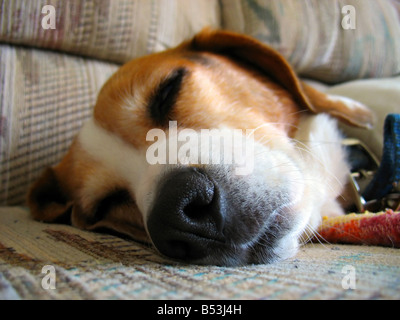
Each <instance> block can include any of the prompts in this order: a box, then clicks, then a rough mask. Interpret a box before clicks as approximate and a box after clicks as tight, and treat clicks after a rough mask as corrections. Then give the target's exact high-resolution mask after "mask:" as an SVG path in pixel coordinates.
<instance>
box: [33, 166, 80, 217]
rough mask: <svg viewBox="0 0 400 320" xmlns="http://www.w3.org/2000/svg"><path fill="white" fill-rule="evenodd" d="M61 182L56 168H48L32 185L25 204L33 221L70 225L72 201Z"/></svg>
mask: <svg viewBox="0 0 400 320" xmlns="http://www.w3.org/2000/svg"><path fill="white" fill-rule="evenodd" d="M62 181H63V180H62V178H61V177H60V171H59V170H58V167H50V168H47V169H45V171H44V172H43V173H42V174H41V175H40V177H39V178H38V179H37V180H36V181H35V182H34V183H33V184H32V186H31V187H30V189H29V192H28V197H27V203H28V206H29V208H30V212H31V215H32V217H33V218H34V219H35V220H39V221H44V222H55V223H64V224H71V213H72V209H73V201H72V199H71V196H70V195H69V194H68V192H67V190H66V187H65V184H64V185H63V184H62Z"/></svg>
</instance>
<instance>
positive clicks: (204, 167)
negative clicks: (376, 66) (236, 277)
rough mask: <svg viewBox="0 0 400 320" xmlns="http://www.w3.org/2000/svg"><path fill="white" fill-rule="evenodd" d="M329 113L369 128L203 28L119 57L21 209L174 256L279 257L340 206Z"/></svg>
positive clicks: (365, 115) (355, 114) (354, 108)
mask: <svg viewBox="0 0 400 320" xmlns="http://www.w3.org/2000/svg"><path fill="white" fill-rule="evenodd" d="M337 119H339V120H341V121H345V122H347V123H350V124H352V125H355V126H358V127H364V128H368V127H370V126H371V123H372V114H371V112H370V111H369V110H368V109H367V108H366V107H365V106H364V105H362V104H361V103H358V102H356V101H353V100H351V99H348V98H342V97H339V96H329V95H325V94H324V93H321V92H319V91H317V90H315V89H313V88H312V87H310V86H309V85H307V84H306V83H304V82H302V81H300V80H299V78H298V77H297V76H296V74H295V72H294V71H293V69H292V68H291V67H290V66H289V64H288V62H287V61H285V59H284V58H283V57H282V56H281V55H280V54H279V53H278V52H276V51H275V50H273V49H272V48H270V47H268V46H266V45H264V44H262V43H260V42H258V41H257V40H255V39H253V38H250V37H248V36H245V35H240V34H236V33H233V32H228V31H216V30H210V29H205V30H203V31H202V32H200V33H198V34H197V35H196V36H194V37H193V38H192V39H191V40H189V41H186V42H184V43H182V44H181V45H179V46H178V47H176V48H173V49H169V50H166V51H164V52H160V53H155V54H151V55H148V56H145V57H141V58H138V59H134V60H132V61H130V62H128V63H126V64H125V65H123V66H122V67H121V68H120V69H119V70H118V71H117V72H116V73H115V74H114V75H113V76H112V77H111V78H110V79H109V80H108V81H107V82H106V83H105V85H104V86H103V88H102V89H101V91H100V93H99V95H98V99H97V102H96V105H95V107H94V110H93V116H92V118H91V119H90V120H89V121H88V122H87V123H85V124H84V126H83V127H82V129H81V131H80V132H79V134H78V135H77V137H76V139H75V140H74V141H73V143H72V145H71V147H70V149H69V151H68V153H67V154H66V155H65V157H64V158H63V159H62V161H61V162H60V163H59V164H57V165H56V166H54V167H51V168H48V169H46V170H45V171H44V172H43V174H42V175H41V176H40V178H39V179H38V180H37V181H36V182H35V183H34V184H33V185H32V187H31V189H30V191H29V194H28V204H29V207H30V210H31V213H32V216H33V218H34V219H36V220H40V221H45V222H56V223H68V224H72V225H73V226H76V227H78V228H82V229H86V230H96V231H103V232H104V231H109V232H113V233H118V234H122V235H125V236H128V237H130V238H132V239H135V240H137V241H140V242H144V243H149V244H152V245H154V247H155V248H156V249H157V251H158V252H159V253H161V254H162V255H164V256H167V257H169V258H173V259H177V260H179V261H185V262H189V263H196V264H213V265H225V266H236V265H243V264H249V263H270V262H274V261H277V260H280V259H285V258H288V257H291V256H293V255H294V254H295V253H296V251H297V249H298V247H299V243H300V242H301V241H304V240H305V239H306V238H308V237H309V236H311V234H312V232H313V231H314V230H316V228H317V227H318V225H319V223H320V221H321V216H322V215H325V216H334V215H340V214H342V213H343V210H342V208H341V206H340V205H339V202H338V198H339V197H340V196H341V192H342V190H343V186H344V185H345V184H346V180H347V174H348V165H347V163H346V155H345V152H344V150H343V149H342V146H341V134H340V132H339V130H338V128H337ZM206 130H208V131H206ZM203 133H207V134H208V135H203ZM226 133H228V134H226ZM215 135H217V140H218V141H220V140H221V139H222V144H223V145H224V147H225V146H227V149H225V148H224V151H226V150H228V152H226V153H225V156H223V157H219V156H221V153H220V151H221V149H219V148H217V147H215V145H216V143H215V141H216V140H212V139H213V138H214V137H215ZM200 136H201V137H200ZM204 136H205V137H206V138H204ZM226 137H228V138H227V139H225V140H224V139H223V138H226ZM229 137H230V138H232V137H233V138H232V139H233V140H235V139H236V140H235V141H236V143H232V139H231V140H229V139H230V138H229ZM200 138H201V139H200ZM220 138H221V139H220ZM199 141H200V142H199ZM210 141H211V142H210ZM213 141H214V142H213ZM248 146H251V148H250V147H249V148H247V147H248ZM238 150H239V151H238ZM240 150H241V151H242V152H240ZM243 150H249V152H243ZM230 151H232V154H234V155H235V154H239V155H240V156H239V157H238V159H239V160H240V161H239V160H237V161H236V160H235V159H233V160H232V156H230V155H229V152H230ZM224 157H225V158H224ZM228 158H229V159H230V160H232V161H230V162H229V161H223V160H224V159H228ZM205 160H208V161H205ZM245 168H247V169H246V170H241V171H240V170H238V169H245Z"/></svg>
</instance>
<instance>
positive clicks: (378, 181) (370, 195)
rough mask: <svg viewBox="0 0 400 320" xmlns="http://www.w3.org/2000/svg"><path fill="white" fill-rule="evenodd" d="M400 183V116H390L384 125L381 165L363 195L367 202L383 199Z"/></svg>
mask: <svg viewBox="0 0 400 320" xmlns="http://www.w3.org/2000/svg"><path fill="white" fill-rule="evenodd" d="M399 182H400V114H389V115H388V116H387V117H386V119H385V124H384V146H383V154H382V160H381V164H380V166H379V169H378V171H377V173H376V174H375V177H374V178H373V179H372V181H371V182H370V184H369V185H368V186H367V188H366V189H365V191H364V193H363V198H364V199H365V200H367V201H370V200H373V199H382V198H383V197H385V196H386V195H388V194H389V193H391V192H392V191H393V189H394V187H395V186H397V184H398V183H399Z"/></svg>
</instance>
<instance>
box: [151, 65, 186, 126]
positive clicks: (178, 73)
mask: <svg viewBox="0 0 400 320" xmlns="http://www.w3.org/2000/svg"><path fill="white" fill-rule="evenodd" d="M186 73H187V70H186V69H185V68H179V69H176V70H174V71H173V72H172V73H171V74H170V75H169V76H168V77H167V78H166V79H165V80H163V81H162V82H161V83H160V84H159V86H158V87H157V88H156V89H155V91H154V92H153V93H152V94H151V96H150V99H149V112H150V117H151V119H153V121H154V122H155V123H156V124H157V125H165V124H166V122H167V120H168V115H169V114H170V112H171V109H172V107H173V106H174V104H175V102H176V99H177V97H178V94H179V91H180V89H181V87H182V80H183V78H184V77H185V75H186Z"/></svg>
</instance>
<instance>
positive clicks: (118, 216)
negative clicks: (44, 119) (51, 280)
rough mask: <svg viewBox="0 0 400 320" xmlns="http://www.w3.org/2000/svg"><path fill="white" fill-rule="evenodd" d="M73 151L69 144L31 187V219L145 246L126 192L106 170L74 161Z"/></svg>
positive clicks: (132, 202) (145, 239)
mask: <svg viewBox="0 0 400 320" xmlns="http://www.w3.org/2000/svg"><path fill="white" fill-rule="evenodd" d="M75 148H76V145H75ZM74 150H75V149H74V145H73V146H72V147H71V148H70V150H69V152H68V153H67V155H66V156H65V157H64V159H63V160H62V161H61V162H60V163H59V164H58V165H57V166H55V167H51V168H47V169H46V170H45V171H44V172H43V173H42V175H41V176H40V177H39V179H38V180H37V181H36V182H35V183H33V185H32V186H31V188H30V190H29V192H28V198H27V202H28V206H29V208H30V211H31V215H32V217H33V218H34V219H35V220H39V221H43V222H54V223H63V224H71V225H73V226H75V227H77V228H80V229H85V230H94V231H107V233H114V234H119V235H120V234H123V235H125V236H129V237H131V238H133V239H135V240H137V241H140V242H143V243H148V242H149V239H148V236H147V233H146V231H145V229H144V226H143V220H142V216H141V214H140V212H139V209H138V208H137V206H136V202H135V200H134V199H133V198H132V197H131V195H130V193H129V191H128V190H127V189H125V188H123V187H122V186H121V185H119V184H118V183H116V182H115V181H113V179H112V177H110V176H109V175H108V174H107V172H106V171H102V169H101V168H97V169H94V165H93V163H91V162H90V159H86V160H87V161H78V160H77V159H76V157H74V156H73V152H74ZM80 153H81V155H80V157H83V155H82V152H80ZM74 158H75V159H74ZM85 181H86V183H85ZM90 181H92V183H90ZM88 182H89V183H88Z"/></svg>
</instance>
